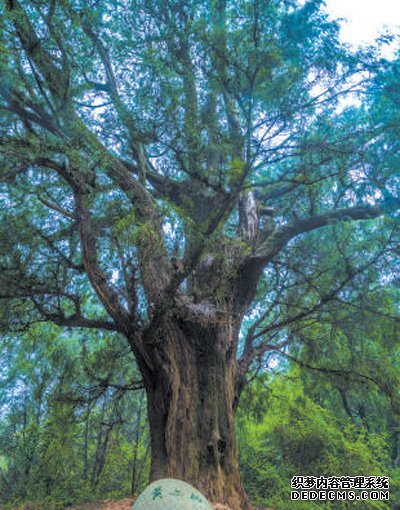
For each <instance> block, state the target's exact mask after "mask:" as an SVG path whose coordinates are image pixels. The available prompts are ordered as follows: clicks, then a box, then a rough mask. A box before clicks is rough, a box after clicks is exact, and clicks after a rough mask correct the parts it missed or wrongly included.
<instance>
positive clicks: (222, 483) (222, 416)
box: [143, 318, 248, 509]
mask: <svg viewBox="0 0 400 510" xmlns="http://www.w3.org/2000/svg"><path fill="white" fill-rule="evenodd" d="M237 335H238V329H237V327H236V326H235V325H234V324H232V322H231V321H230V320H227V321H226V323H225V324H224V323H223V321H221V323H218V324H212V323H211V324H201V323H197V324H196V323H191V322H190V321H187V322H186V321H185V322H180V321H179V320H178V319H176V318H172V319H171V318H168V319H163V320H161V321H160V322H159V324H158V326H157V327H154V328H151V330H149V331H148V332H147V338H146V348H147V349H148V350H149V354H150V353H151V354H150V356H151V358H152V361H153V365H154V369H153V370H152V371H149V372H147V373H146V372H145V373H144V374H143V375H144V382H145V386H146V391H147V397H148V418H149V423H150V434H151V447H152V466H151V479H152V480H156V479H159V478H164V477H173V478H179V479H182V480H186V481H188V482H189V483H191V484H193V485H194V486H196V487H198V488H199V489H200V490H201V491H202V492H203V493H204V494H205V495H206V496H207V497H208V498H209V499H210V500H212V501H219V502H224V503H228V504H229V505H230V506H231V507H232V508H235V509H239V508H241V509H243V508H246V507H247V504H248V503H247V499H246V496H245V493H244V491H243V488H242V486H241V483H240V474H239V465H238V460H237V449H236V439H235V425H234V417H235V416H234V414H235V410H236V406H237V402H238V398H239V394H240V381H241V378H240V373H239V371H238V364H237V361H236V358H235V350H236V349H235V348H234V347H235V344H236V342H237Z"/></svg>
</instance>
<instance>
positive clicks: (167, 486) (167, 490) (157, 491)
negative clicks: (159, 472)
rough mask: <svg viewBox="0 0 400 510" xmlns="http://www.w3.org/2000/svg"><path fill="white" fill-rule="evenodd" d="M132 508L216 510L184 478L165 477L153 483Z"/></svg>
mask: <svg viewBox="0 0 400 510" xmlns="http://www.w3.org/2000/svg"><path fill="white" fill-rule="evenodd" d="M132 510H214V508H213V507H212V506H211V504H210V503H209V502H208V501H207V499H206V498H205V497H204V496H203V494H201V492H199V491H198V490H197V489H195V488H194V487H192V486H191V485H189V484H188V483H186V482H183V481H182V480H175V479H173V478H163V479H162V480H157V481H156V482H153V483H151V484H150V485H149V486H148V487H147V488H146V489H145V490H144V491H143V492H142V493H141V494H140V496H139V497H138V498H137V500H136V501H135V503H134V505H133V507H132Z"/></svg>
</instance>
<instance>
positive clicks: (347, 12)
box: [325, 0, 400, 46]
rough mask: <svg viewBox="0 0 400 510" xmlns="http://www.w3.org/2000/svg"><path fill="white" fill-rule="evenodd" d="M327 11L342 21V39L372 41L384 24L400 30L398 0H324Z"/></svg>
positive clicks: (355, 43)
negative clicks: (344, 20) (344, 19)
mask: <svg viewBox="0 0 400 510" xmlns="http://www.w3.org/2000/svg"><path fill="white" fill-rule="evenodd" d="M325 2H326V6H327V10H328V12H330V13H332V16H333V17H335V18H347V20H348V21H347V22H343V23H342V30H341V37H342V39H343V41H346V42H349V43H351V44H354V45H356V46H357V45H359V44H362V43H372V42H373V40H374V39H375V38H376V37H377V36H378V35H379V33H380V32H381V31H382V29H384V28H385V26H387V27H389V28H391V29H392V31H393V32H396V33H397V34H399V32H400V0H325Z"/></svg>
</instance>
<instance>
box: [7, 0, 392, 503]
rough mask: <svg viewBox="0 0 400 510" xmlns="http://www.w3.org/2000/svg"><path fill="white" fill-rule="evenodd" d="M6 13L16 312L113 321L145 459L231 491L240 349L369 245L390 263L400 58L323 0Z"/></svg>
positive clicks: (66, 321) (345, 292)
mask: <svg viewBox="0 0 400 510" xmlns="http://www.w3.org/2000/svg"><path fill="white" fill-rule="evenodd" d="M1 20H2V21H1V24H2V25H1V26H2V35H1V38H2V40H1V45H2V46H1V49H2V52H1V62H0V65H1V84H0V85H1V89H0V93H1V103H0V108H1V110H2V114H3V115H2V121H1V149H0V150H1V155H2V182H3V183H4V187H3V192H2V195H1V199H2V202H3V212H2V224H1V238H2V245H1V269H2V272H1V276H0V283H1V297H2V298H3V299H5V300H7V303H8V305H7V306H8V307H9V309H8V312H7V313H8V314H9V316H10V317H11V318H12V321H14V322H19V323H20V324H23V323H27V322H30V321H34V320H38V319H39V320H45V321H52V322H54V323H55V324H57V325H58V326H62V327H66V328H74V327H78V328H90V329H93V330H98V331H108V332H110V333H111V332H113V333H115V335H116V337H117V336H118V337H119V336H121V335H122V337H124V338H125V340H126V342H127V345H128V346H129V348H130V350H131V352H132V353H133V355H134V357H135V359H136V362H137V365H138V368H139V371H140V373H141V377H142V379H143V384H144V387H145V390H146V394H147V404H148V410H147V411H148V420H149V425H150V436H151V452H152V460H151V477H152V479H156V478H159V477H164V476H167V475H168V476H173V477H177V478H183V479H185V480H187V481H189V482H191V483H193V484H194V485H196V486H197V487H199V488H200V489H201V490H203V492H204V493H205V494H206V495H207V496H209V497H210V498H211V499H212V500H225V501H228V502H229V503H230V504H231V505H232V506H233V507H234V508H238V507H243V506H244V505H245V504H246V499H245V495H244V492H243V489H242V486H241V483H240V477H239V468H238V462H237V448H236V441H235V433H234V415H235V411H236V408H237V405H238V402H239V398H240V394H241V392H242V390H243V388H244V386H245V384H246V377H247V374H248V373H249V370H252V369H253V368H254V364H255V363H256V364H257V362H258V363H262V359H263V356H264V355H266V354H268V353H270V352H272V351H282V352H284V353H286V354H288V353H289V354H290V353H291V352H292V350H291V346H292V345H293V346H294V347H293V348H294V352H295V348H296V343H298V342H299V341H302V339H301V338H300V337H299V335H298V329H299V327H300V326H299V325H304V324H307V326H308V325H309V324H308V323H305V322H304V321H305V320H306V319H309V320H312V319H313V317H315V314H317V313H318V314H320V313H321V314H324V313H328V311H329V307H330V306H331V303H332V302H335V301H337V300H338V299H339V300H342V299H349V300H350V301H351V300H352V299H353V293H352V291H351V288H350V287H351V285H352V282H354V281H357V279H358V278H361V275H363V274H365V273H368V271H369V270H370V268H371V267H374V265H375V264H377V263H378V261H381V260H384V261H385V262H386V264H387V267H388V268H390V271H392V273H389V274H385V275H384V276H383V275H382V273H379V276H378V277H377V278H378V281H379V278H383V277H385V278H387V279H389V280H390V279H394V278H396V273H395V256H396V250H397V248H396V246H397V244H396V242H397V241H396V239H397V238H396V236H398V224H397V223H396V217H397V216H396V215H397V212H396V211H397V208H398V205H399V204H398V199H397V198H396V197H397V196H398V179H397V178H396V175H395V168H396V164H395V163H394V162H393V160H390V158H389V159H387V154H388V153H389V144H391V145H390V147H392V146H396V144H397V143H398V142H397V140H398V123H397V121H396V118H395V117H396V115H395V114H394V116H392V117H390V118H388V117H386V116H385V114H384V113H383V112H386V111H387V110H388V108H386V106H387V104H388V102H390V101H391V99H390V94H388V92H387V91H388V87H389V88H390V87H393V86H394V85H393V84H395V83H397V77H398V74H397V68H396V66H395V65H393V66H392V67H390V66H389V64H388V63H387V62H385V61H384V60H382V59H378V58H377V55H376V52H375V51H374V50H372V49H370V50H365V51H360V52H358V53H352V52H350V51H349V50H348V48H346V47H345V46H343V45H341V44H340V43H339V42H338V37H337V35H338V25H337V24H336V23H334V22H331V21H329V20H328V18H327V15H326V14H324V12H323V10H322V2H321V1H318V0H311V1H308V2H306V3H304V4H303V5H298V4H297V3H296V2H294V1H290V0H287V1H286V0H285V1H274V2H270V1H265V2H264V1H262V0H256V1H252V2H250V1H249V2H247V1H244V2H241V3H240V4H237V3H236V2H235V3H234V2H227V1H224V0H221V1H220V0H218V1H211V2H206V3H201V4H199V3H198V2H190V1H189V2H188V1H185V2H181V1H179V0H178V1H167V2H166V1H164V0H162V1H161V0H160V1H152V2H147V1H142V2H135V1H128V0H122V1H119V2H117V3H115V2H107V1H105V2H101V3H99V2H95V1H93V2H91V1H78V0H77V1H73V0H70V1H68V0H67V1H63V2H55V1H51V2H42V1H40V0H35V1H33V0H32V1H29V0H26V1H25V0H23V1H22V0H21V1H18V0H7V1H6V2H3V3H2V17H1ZM389 75H390V78H389V79H388V78H387V76H389ZM388 83H389V85H388ZM366 90H368V91H369V92H371V91H372V92H373V94H374V97H376V98H377V100H376V101H375V103H373V104H372V105H371V102H369V103H368V102H367V101H366V100H365V99H363V92H365V91H366ZM354 95H356V96H357V97H359V99H360V101H361V104H360V106H358V107H350V108H347V109H344V108H343V106H342V103H340V100H341V98H344V97H349V96H352V97H354ZM389 110H390V111H391V109H390V108H389ZM383 140H388V141H387V142H386V141H384V142H383ZM384 213H387V215H388V218H389V219H388V220H386V221H385V220H383V219H382V215H383V214H384ZM378 218H379V219H378ZM349 220H351V222H350V223H349ZM357 220H367V223H366V225H367V226H365V224H361V223H359V222H358V221H357ZM322 227H325V231H326V232H328V235H327V237H323V238H321V236H320V235H319V233H318V234H317V233H315V232H313V231H316V230H317V229H320V228H322ZM321 239H324V240H325V239H331V240H332V242H329V243H327V244H321ZM328 247H329V249H330V248H332V250H333V253H331V251H329V253H328V251H327V250H328ZM371 282H372V283H371ZM376 282H377V279H371V280H370V282H369V283H371V284H372V285H375V284H376ZM241 333H242V335H241ZM99 335H100V333H99ZM241 340H242V341H241ZM104 412H105V411H104ZM104 445H105V438H104V436H102V437H99V442H98V447H99V450H98V453H99V455H100V457H101V455H102V449H104ZM100 457H99V458H98V463H97V464H98V465H101V458H100ZM96 458H97V457H96ZM97 476H98V473H97V472H96V473H94V474H93V481H95V480H96V479H97Z"/></svg>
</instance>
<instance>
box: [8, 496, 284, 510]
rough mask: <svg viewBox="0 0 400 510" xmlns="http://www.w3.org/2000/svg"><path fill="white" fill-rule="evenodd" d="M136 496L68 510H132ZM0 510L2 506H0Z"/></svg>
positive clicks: (218, 508) (28, 509)
mask: <svg viewBox="0 0 400 510" xmlns="http://www.w3.org/2000/svg"><path fill="white" fill-rule="evenodd" d="M134 501H135V498H124V499H107V500H104V501H92V502H90V503H83V504H81V505H77V506H73V507H68V510H131V508H132V505H133V503H134ZM34 508H35V507H33V506H30V505H29V504H28V505H23V506H21V507H18V508H16V509H15V510H34ZM0 510H2V507H1V506H0ZM215 510H231V508H230V507H228V506H226V505H221V504H220V503H216V504H215ZM254 510H274V509H273V508H270V507H268V508H267V507H257V508H256V507H255V508H254Z"/></svg>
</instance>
